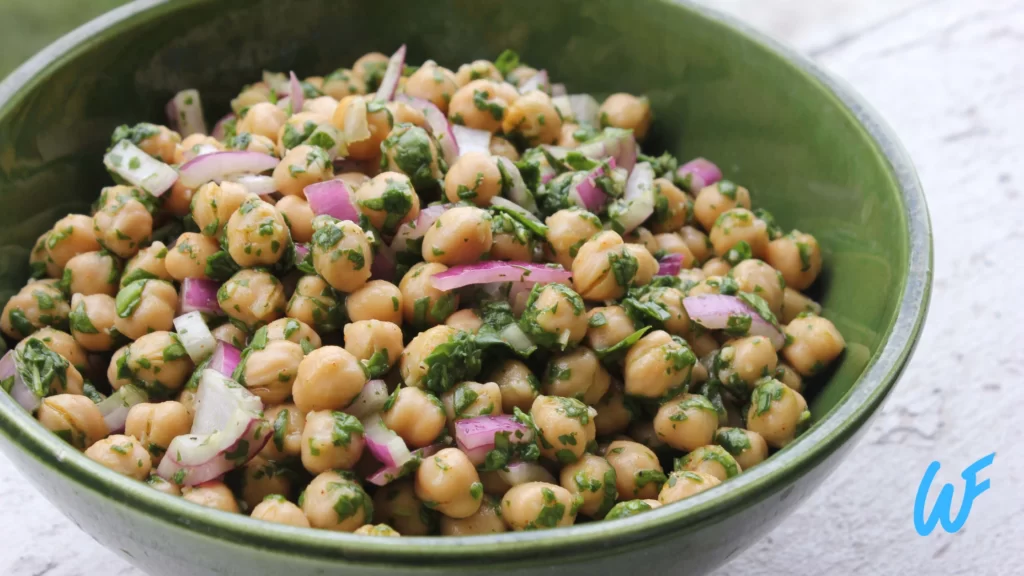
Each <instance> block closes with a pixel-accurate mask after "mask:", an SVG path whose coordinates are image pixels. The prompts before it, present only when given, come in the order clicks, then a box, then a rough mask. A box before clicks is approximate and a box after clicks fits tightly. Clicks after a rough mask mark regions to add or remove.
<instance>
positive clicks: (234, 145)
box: [227, 132, 281, 216]
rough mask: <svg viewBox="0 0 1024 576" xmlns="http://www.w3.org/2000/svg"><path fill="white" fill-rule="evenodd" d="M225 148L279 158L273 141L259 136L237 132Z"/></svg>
mask: <svg viewBox="0 0 1024 576" xmlns="http://www.w3.org/2000/svg"><path fill="white" fill-rule="evenodd" d="M227 147H228V148H229V149H231V150H244V151H246V152H259V153H260V154H266V155H267V156H274V157H275V158H277V157H280V156H281V155H280V154H279V153H278V151H277V144H276V142H275V141H274V140H273V139H271V138H267V137H266V136H260V135H259V134H249V133H248V132H239V133H238V134H236V135H235V137H234V138H231V139H229V140H228V141H227ZM228 216H230V214H228Z"/></svg>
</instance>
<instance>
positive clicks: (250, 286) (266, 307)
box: [217, 269, 286, 328]
mask: <svg viewBox="0 0 1024 576" xmlns="http://www.w3.org/2000/svg"><path fill="white" fill-rule="evenodd" d="M217 302H218V303H219V304H220V307H221V309H222V310H224V313H225V314H227V315H228V316H230V317H231V318H234V319H235V320H238V321H239V322H241V323H242V324H245V325H246V326H248V327H249V328H255V327H258V326H262V325H264V324H267V323H269V322H272V321H274V320H277V319H278V318H280V317H281V316H284V311H285V305H286V303H285V299H284V286H283V285H282V284H281V281H280V280H278V279H277V277H276V276H274V275H273V274H271V273H270V272H267V271H266V270H258V269H256V270H239V271H238V272H236V273H235V275H234V276H232V277H231V278H230V279H229V280H228V281H227V282H225V283H224V284H222V285H221V287H220V289H219V290H217Z"/></svg>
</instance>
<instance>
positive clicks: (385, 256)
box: [370, 243, 397, 282]
mask: <svg viewBox="0 0 1024 576" xmlns="http://www.w3.org/2000/svg"><path fill="white" fill-rule="evenodd" d="M396 265H397V259H396V258H395V253H394V251H393V250H391V247H390V246H388V245H387V244H384V243H381V244H380V246H378V247H377V252H376V253H375V254H374V255H373V264H371V265H370V278H371V279H373V280H387V281H388V282H393V281H394V280H395V269H396Z"/></svg>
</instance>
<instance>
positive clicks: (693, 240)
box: [679, 226, 715, 264]
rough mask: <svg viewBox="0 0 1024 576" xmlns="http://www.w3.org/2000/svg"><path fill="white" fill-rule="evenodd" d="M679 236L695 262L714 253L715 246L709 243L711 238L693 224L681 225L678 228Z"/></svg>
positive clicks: (698, 262)
mask: <svg viewBox="0 0 1024 576" xmlns="http://www.w3.org/2000/svg"><path fill="white" fill-rule="evenodd" d="M679 237H680V238H682V239H683V242H684V243H685V244H686V247H687V248H689V249H690V254H693V257H694V259H695V260H696V263H697V264H700V263H703V262H705V261H707V259H708V258H709V257H711V256H713V255H714V249H715V247H714V245H712V244H711V240H710V239H708V235H707V234H705V233H703V232H701V231H700V230H698V229H696V228H694V227H693V226H683V227H682V228H680V229H679Z"/></svg>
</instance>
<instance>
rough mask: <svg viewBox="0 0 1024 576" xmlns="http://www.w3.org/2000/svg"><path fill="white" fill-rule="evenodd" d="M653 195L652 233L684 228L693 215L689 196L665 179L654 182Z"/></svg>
mask: <svg viewBox="0 0 1024 576" xmlns="http://www.w3.org/2000/svg"><path fill="white" fill-rule="evenodd" d="M654 193H655V202H654V224H653V226H652V228H653V229H654V232H655V233H656V234H662V233H666V232H676V231H678V230H680V229H681V228H682V227H683V226H685V225H686V223H687V222H688V221H689V220H690V218H691V216H692V214H693V199H692V198H690V195H689V194H687V193H686V192H683V191H682V190H680V189H679V188H678V187H677V186H676V185H675V184H673V183H672V182H671V181H670V180H668V179H665V178H658V179H656V180H655V181H654Z"/></svg>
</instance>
